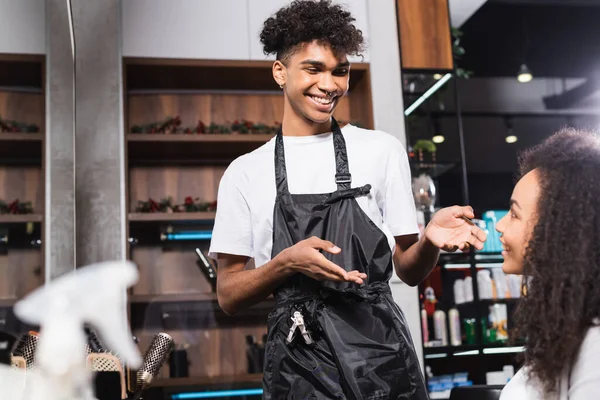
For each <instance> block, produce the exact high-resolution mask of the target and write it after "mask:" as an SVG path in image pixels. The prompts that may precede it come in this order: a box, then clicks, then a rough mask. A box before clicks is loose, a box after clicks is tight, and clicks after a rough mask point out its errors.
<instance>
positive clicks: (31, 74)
mask: <svg viewBox="0 0 600 400" xmlns="http://www.w3.org/2000/svg"><path fill="white" fill-rule="evenodd" d="M44 59H45V57H44V56H41V55H27V54H2V55H0V64H1V67H0V87H27V88H36V89H41V90H42V92H43V64H44Z"/></svg>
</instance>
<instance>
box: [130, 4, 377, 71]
mask: <svg viewBox="0 0 600 400" xmlns="http://www.w3.org/2000/svg"><path fill="white" fill-rule="evenodd" d="M288 3H289V0H169V1H168V2H167V1H164V0H122V2H121V4H122V25H123V55H124V56H126V57H165V58H200V59H213V60H265V59H268V58H267V57H265V55H264V54H263V52H262V46H261V44H260V39H259V35H260V31H261V29H262V25H263V22H264V21H265V19H267V18H268V17H269V16H271V15H272V14H273V13H274V12H275V11H277V10H278V9H279V8H281V7H283V6H285V5H286V4H288ZM339 3H341V4H344V5H346V6H347V7H348V9H349V10H350V11H351V12H352V13H353V14H354V15H355V17H356V20H357V21H356V25H357V26H358V28H359V29H361V30H362V31H363V32H364V33H365V34H366V35H365V36H368V31H369V29H368V18H367V12H366V9H367V0H339ZM270 59H272V57H270ZM362 60H363V59H360V58H353V59H352V61H362ZM364 61H368V53H367V54H365V57H364Z"/></svg>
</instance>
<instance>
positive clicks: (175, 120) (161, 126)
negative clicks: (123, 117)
mask: <svg viewBox="0 0 600 400" xmlns="http://www.w3.org/2000/svg"><path fill="white" fill-rule="evenodd" d="M180 125H181V118H179V116H176V117H167V118H166V119H165V120H164V121H160V122H152V123H150V124H146V125H134V126H133V127H132V128H131V132H132V133H177V131H178V130H179V129H180V128H179V126H180Z"/></svg>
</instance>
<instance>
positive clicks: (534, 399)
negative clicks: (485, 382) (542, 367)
mask: <svg viewBox="0 0 600 400" xmlns="http://www.w3.org/2000/svg"><path fill="white" fill-rule="evenodd" d="M514 399H520V400H544V399H545V397H544V396H543V392H542V390H541V389H540V385H539V382H537V380H536V379H535V378H534V377H532V376H531V375H530V374H529V370H528V368H527V367H523V368H521V369H520V370H519V371H517V373H516V374H515V376H513V377H512V379H511V380H510V381H509V382H508V383H507V384H506V386H505V387H504V389H503V390H502V394H501V395H500V400H514Z"/></svg>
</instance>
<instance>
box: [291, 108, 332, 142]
mask: <svg viewBox="0 0 600 400" xmlns="http://www.w3.org/2000/svg"><path fill="white" fill-rule="evenodd" d="M282 130H283V135H284V136H312V135H318V134H321V133H327V132H331V119H329V120H328V121H325V122H323V123H318V122H314V121H311V120H309V119H307V118H305V117H303V116H301V115H298V114H297V113H296V112H295V110H293V109H292V107H291V106H290V105H289V104H287V102H286V107H285V108H284V113H283V122H282Z"/></svg>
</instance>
